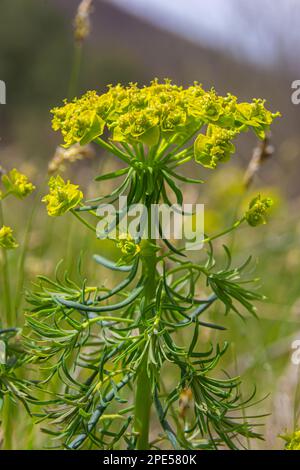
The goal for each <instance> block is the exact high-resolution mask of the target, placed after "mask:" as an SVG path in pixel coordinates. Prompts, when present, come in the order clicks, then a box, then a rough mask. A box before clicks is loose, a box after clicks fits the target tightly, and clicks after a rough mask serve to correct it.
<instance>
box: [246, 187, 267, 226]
mask: <svg viewBox="0 0 300 470" xmlns="http://www.w3.org/2000/svg"><path fill="white" fill-rule="evenodd" d="M272 205H273V200H272V199H271V198H261V196H260V194H259V195H258V196H256V197H255V198H254V199H253V200H252V201H251V202H250V204H249V209H248V211H247V212H246V214H245V219H246V220H247V222H248V224H249V225H251V227H256V226H257V225H261V224H265V223H266V216H267V214H268V212H269V209H270V207H271V206H272Z"/></svg>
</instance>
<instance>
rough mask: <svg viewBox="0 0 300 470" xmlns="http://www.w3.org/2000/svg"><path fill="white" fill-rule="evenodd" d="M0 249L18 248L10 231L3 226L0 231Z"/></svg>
mask: <svg viewBox="0 0 300 470" xmlns="http://www.w3.org/2000/svg"><path fill="white" fill-rule="evenodd" d="M0 247H1V248H4V249H5V250H13V249H14V248H17V247H18V243H17V242H16V240H15V239H14V237H13V231H12V229H11V228H10V227H7V226H5V225H3V227H2V228H1V229H0Z"/></svg>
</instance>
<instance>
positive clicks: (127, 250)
mask: <svg viewBox="0 0 300 470" xmlns="http://www.w3.org/2000/svg"><path fill="white" fill-rule="evenodd" d="M117 247H118V248H120V250H121V252H122V258H121V260H120V261H121V263H131V262H132V261H133V259H134V258H135V257H136V256H137V255H138V254H139V253H140V251H141V247H140V245H139V244H138V243H135V241H134V240H133V239H132V237H131V236H130V234H127V233H125V234H120V235H119V237H118V239H117Z"/></svg>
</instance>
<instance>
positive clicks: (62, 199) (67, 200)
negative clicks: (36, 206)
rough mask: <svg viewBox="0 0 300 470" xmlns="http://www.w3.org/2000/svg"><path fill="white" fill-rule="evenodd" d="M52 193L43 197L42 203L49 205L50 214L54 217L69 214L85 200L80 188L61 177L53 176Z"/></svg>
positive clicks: (50, 184)
mask: <svg viewBox="0 0 300 470" xmlns="http://www.w3.org/2000/svg"><path fill="white" fill-rule="evenodd" d="M48 184H49V189H50V192H49V194H47V195H46V196H44V197H43V199H42V201H43V202H45V203H46V204H47V211H48V214H49V215H50V216H52V217H57V216H59V215H62V214H64V213H65V212H68V211H69V210H71V209H73V208H74V207H76V206H78V204H79V203H80V202H81V201H82V199H83V193H82V192H81V191H80V190H79V189H78V188H79V186H77V185H75V184H71V183H70V181H67V182H65V181H64V180H63V179H62V177H61V176H52V177H51V178H50V180H49V183H48Z"/></svg>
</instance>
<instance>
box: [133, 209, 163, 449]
mask: <svg viewBox="0 0 300 470" xmlns="http://www.w3.org/2000/svg"><path fill="white" fill-rule="evenodd" d="M147 209H148V231H149V237H148V240H143V242H142V245H143V246H142V252H143V257H142V263H143V277H144V286H145V287H144V296H145V307H147V306H148V305H149V303H150V302H151V301H152V300H153V298H154V297H155V293H156V282H157V280H156V263H157V256H156V247H155V244H154V242H152V240H151V237H150V231H151V205H150V204H147ZM142 330H143V328H141V331H140V332H141V333H142ZM147 363H148V351H146V353H145V357H144V358H143V361H142V363H141V365H140V368H139V371H138V377H137V383H136V395H135V418H134V430H135V432H136V433H137V434H138V437H137V444H136V448H137V450H147V449H149V429H150V413H151V406H152V401H153V399H152V390H151V382H150V379H149V376H148V371H147Z"/></svg>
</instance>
